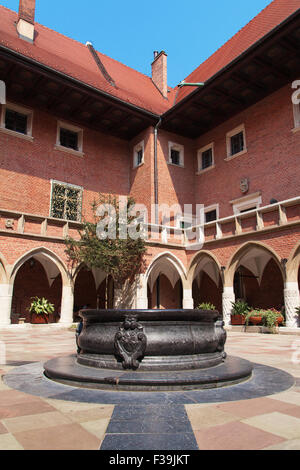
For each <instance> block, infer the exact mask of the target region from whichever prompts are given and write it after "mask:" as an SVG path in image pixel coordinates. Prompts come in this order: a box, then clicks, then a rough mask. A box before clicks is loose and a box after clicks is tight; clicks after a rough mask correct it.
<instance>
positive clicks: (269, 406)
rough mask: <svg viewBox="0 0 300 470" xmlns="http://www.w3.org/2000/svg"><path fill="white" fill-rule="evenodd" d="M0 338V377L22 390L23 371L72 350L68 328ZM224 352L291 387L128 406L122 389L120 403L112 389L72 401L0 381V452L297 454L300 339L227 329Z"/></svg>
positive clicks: (6, 332)
mask: <svg viewBox="0 0 300 470" xmlns="http://www.w3.org/2000/svg"><path fill="white" fill-rule="evenodd" d="M0 341H1V342H0V362H1V364H2V365H0V369H1V375H2V376H5V375H6V374H8V375H7V377H8V376H9V375H10V374H14V372H15V375H14V377H13V379H11V380H12V383H16V384H17V381H16V382H13V380H16V377H17V378H18V379H19V382H18V383H19V384H20V383H21V384H22V380H23V381H25V382H24V390H30V387H32V389H34V386H35V381H36V382H38V380H39V378H38V376H34V375H32V377H33V378H31V379H30V380H31V382H32V383H26V381H28V380H29V378H30V375H28V374H27V373H26V371H27V370H28V371H30V370H31V368H33V369H34V370H37V369H38V367H39V365H38V364H36V365H35V364H32V363H43V362H45V361H46V360H48V359H50V358H53V357H58V356H63V355H68V354H72V353H74V352H75V343H74V330H73V331H70V330H67V329H63V328H57V327H48V328H47V327H41V326H34V327H31V328H30V327H29V328H26V327H24V328H23V327H21V328H18V329H16V328H14V329H5V330H2V331H1V332H0ZM226 351H227V353H228V354H229V355H231V356H239V357H242V358H245V359H248V360H250V361H252V362H253V363H256V364H259V365H260V364H261V365H263V366H268V367H271V368H276V369H280V370H281V371H285V372H287V373H288V374H291V376H293V377H294V378H295V384H294V385H292V386H291V387H290V386H289V385H288V388H287V390H285V391H281V392H280V393H275V394H274V391H272V390H269V391H268V393H267V395H266V396H259V397H255V398H251V396H250V398H249V394H248V395H247V394H246V395H245V396H244V398H245V399H242V394H240V395H241V396H240V398H239V399H236V400H235V397H239V390H244V391H245V386H244V388H242V385H237V386H235V388H234V389H233V388H231V387H226V390H224V393H223V395H219V397H220V396H221V397H222V396H223V397H224V400H223V401H220V398H219V399H218V400H216V401H215V402H214V401H213V400H214V396H217V395H213V394H212V395H211V397H212V399H209V400H207V401H206V400H205V397H207V396H209V395H208V394H209V392H208V391H203V392H195V393H196V394H197V393H198V395H197V396H198V397H199V396H202V397H203V399H202V400H199V399H198V402H197V400H192V399H189V400H186V401H185V400H184V397H185V395H180V394H176V392H170V393H168V394H165V397H164V401H163V402H162V401H159V400H155V399H153V398H152V399H151V400H150V399H149V395H147V394H143V392H140V393H142V394H143V395H142V396H141V397H142V398H140V400H139V403H138V404H137V405H136V404H135V403H134V401H133V400H130V396H131V394H130V392H126V393H125V394H124V403H122V402H121V403H120V402H119V401H118V400H117V399H116V397H117V396H119V395H117V394H116V392H106V394H105V397H106V398H105V400H103V403H101V402H99V400H97V402H96V401H95V400H94V401H93V400H90V402H89V400H88V399H85V397H86V396H88V395H89V394H88V393H86V392H89V391H86V390H82V389H80V391H79V392H78V394H77V401H72V400H70V397H69V398H67V399H66V400H64V399H61V398H60V399H58V398H57V397H58V395H54V394H52V395H51V394H48V395H47V394H46V395H45V394H41V395H40V396H38V395H37V394H31V393H24V391H22V387H21V388H20V386H19V387H12V386H8V385H6V384H5V379H4V380H3V377H2V380H1V382H0V450H10V449H15V450H22V449H25V450H47V449H49V450H96V449H99V448H100V449H102V450H104V449H109V450H113V449H116V450H136V449H140V450H145V449H151V450H158V449H165V450H180V449H181V450H183V449H186V450H188V449H189V450H194V449H200V450H260V449H274V450H281V449H282V450H296V449H297V450H300V337H299V336H292V335H267V334H259V333H242V332H232V331H229V332H228V340H227V343H226ZM26 368H27V369H26ZM259 368H260V366H259V367H258V369H259ZM264 370H265V369H264V368H263V367H261V371H264ZM269 370H271V371H272V369H269ZM279 372H280V371H279ZM275 375H276V371H275ZM278 376H279V377H281V376H280V374H279V375H278ZM283 377H284V375H283ZM60 386H61V387H65V389H66V390H68V389H69V387H68V386H63V385H60ZM239 387H240V388H239ZM37 389H38V388H37ZM172 393H173V395H172ZM201 393H203V394H202V395H201ZM199 394H200V395H199ZM74 396H75V395H74ZM91 396H92V395H91ZM103 396H104V395H103ZM151 396H152V397H153V396H154V397H156V396H157V397H158V396H159V395H155V394H153V393H152V395H151ZM186 396H188V394H186ZM193 396H194V397H195V396H196V395H195V394H194V395H193V392H191V393H190V397H193ZM54 397H55V398H54ZM66 397H67V394H66ZM80 397H82V399H81V398H80ZM147 397H148V398H147ZM143 400H144V403H143ZM199 401H202V402H201V403H199Z"/></svg>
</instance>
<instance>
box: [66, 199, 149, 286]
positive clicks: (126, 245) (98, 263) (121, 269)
mask: <svg viewBox="0 0 300 470" xmlns="http://www.w3.org/2000/svg"><path fill="white" fill-rule="evenodd" d="M134 204H135V202H134V200H133V199H132V198H128V200H127V207H125V212H124V211H123V212H124V213H122V211H121V212H120V210H119V204H118V200H117V198H116V197H115V196H111V195H110V196H105V195H101V194H100V195H99V199H98V201H94V203H93V204H92V211H93V221H92V222H87V221H84V222H83V224H82V225H83V226H82V229H81V230H80V231H79V234H80V240H74V239H73V238H67V239H66V240H65V243H66V254H67V255H68V257H69V260H71V261H72V262H73V263H75V264H77V265H80V264H84V265H85V266H87V267H88V268H89V269H92V268H99V269H101V270H102V271H104V272H105V273H106V274H107V275H111V276H112V277H113V279H114V281H115V283H116V284H117V285H122V283H124V282H125V281H126V280H131V279H133V278H134V276H135V275H136V274H137V273H139V272H141V271H142V270H143V267H144V254H145V253H146V246H145V240H144V238H142V237H137V238H132V237H130V236H127V237H124V236H123V235H124V234H123V233H122V230H123V228H122V227H124V226H123V225H122V220H123V218H124V214H125V215H126V218H127V223H128V224H131V225H132V226H134V224H136V225H135V230H136V232H138V231H139V229H140V225H139V224H138V223H137V216H136V215H131V213H132V210H133V206H134ZM106 205H110V206H111V207H113V208H114V213H115V230H112V227H111V224H110V223H109V222H108V223H107V225H105V223H104V222H105V220H106V219H107V216H108V215H109V213H108V212H105V213H101V215H97V214H98V213H97V208H98V207H100V206H102V207H104V206H106ZM99 223H101V224H102V225H103V226H105V232H106V234H107V235H109V236H107V237H106V238H99V231H98V229H97V226H98V224H99ZM111 235H113V237H112V236H111Z"/></svg>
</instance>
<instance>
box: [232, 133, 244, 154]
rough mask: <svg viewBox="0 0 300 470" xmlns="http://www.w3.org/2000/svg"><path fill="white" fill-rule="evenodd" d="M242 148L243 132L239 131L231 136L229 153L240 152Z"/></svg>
mask: <svg viewBox="0 0 300 470" xmlns="http://www.w3.org/2000/svg"><path fill="white" fill-rule="evenodd" d="M243 150H244V134H243V132H239V133H238V134H236V135H233V136H232V137H231V155H235V154H236V153H239V152H242V151H243Z"/></svg>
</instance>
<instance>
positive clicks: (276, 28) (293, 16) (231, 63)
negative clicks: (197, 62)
mask: <svg viewBox="0 0 300 470" xmlns="http://www.w3.org/2000/svg"><path fill="white" fill-rule="evenodd" d="M299 14H300V8H298V10H296V11H294V13H292V14H291V15H290V16H288V17H287V18H286V19H285V20H283V21H282V22H281V23H279V24H278V25H277V26H276V27H275V28H273V29H272V30H271V31H269V32H268V33H267V34H266V35H265V36H263V37H262V38H260V39H259V40H258V41H256V42H255V43H254V44H252V46H250V47H249V48H248V49H246V50H245V51H244V52H242V53H241V54H240V55H239V56H237V57H236V58H235V59H233V60H232V61H231V62H230V63H229V64H227V65H225V67H223V68H222V69H221V70H219V71H218V72H217V73H215V74H214V75H213V76H212V77H210V78H208V79H207V81H206V82H205V87H206V86H207V85H209V84H210V83H212V82H213V81H214V80H216V79H217V78H218V77H219V76H220V75H222V74H224V73H225V72H226V71H227V70H228V69H230V68H231V67H233V66H234V65H235V64H236V63H237V62H239V61H240V60H242V59H243V58H244V57H245V56H247V55H248V54H250V53H251V52H253V51H254V50H255V49H256V48H257V47H258V46H260V45H261V44H262V43H263V42H264V41H266V40H267V39H269V38H270V37H272V36H273V35H274V34H275V33H277V32H278V31H279V30H280V29H281V28H283V27H284V26H286V25H287V24H288V23H290V22H292V21H293V20H294V19H295V18H297V16H299ZM184 83H185V82H184V80H183V81H182V82H181V83H180V84H179V85H178V87H180V85H181V86H182V84H184ZM179 89H180V88H179ZM198 91H199V88H197V89H196V90H193V91H192V92H191V93H190V94H189V95H187V96H185V97H184V98H183V99H182V100H181V101H179V102H178V103H177V104H174V105H173V106H172V108H170V109H168V110H167V111H166V112H165V113H164V114H163V115H162V118H163V119H164V118H165V117H167V116H168V115H169V114H171V113H172V112H173V111H174V110H177V109H178V108H179V107H180V105H184V104H185V103H186V102H187V101H188V100H189V99H191V98H193V96H195V95H196V93H197V92H198ZM177 94H178V92H177ZM176 98H177V95H176ZM176 98H175V101H176Z"/></svg>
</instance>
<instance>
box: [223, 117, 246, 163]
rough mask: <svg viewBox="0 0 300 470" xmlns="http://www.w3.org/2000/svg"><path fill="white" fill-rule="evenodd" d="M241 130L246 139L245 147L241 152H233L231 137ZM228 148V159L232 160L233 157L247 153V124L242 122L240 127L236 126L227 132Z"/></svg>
mask: <svg viewBox="0 0 300 470" xmlns="http://www.w3.org/2000/svg"><path fill="white" fill-rule="evenodd" d="M240 132H243V139H244V148H243V150H241V151H240V152H237V153H234V154H232V153H231V138H232V137H233V136H235V135H237V134H239V133H240ZM226 150H227V157H226V158H225V160H226V161H228V160H232V159H233V158H236V157H239V156H240V155H244V154H245V153H247V141H246V130H245V124H241V125H240V126H238V127H235V128H234V129H232V130H231V131H229V132H227V134H226Z"/></svg>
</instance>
